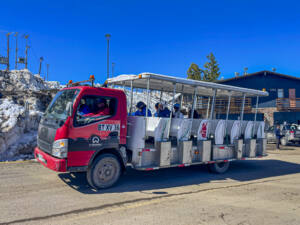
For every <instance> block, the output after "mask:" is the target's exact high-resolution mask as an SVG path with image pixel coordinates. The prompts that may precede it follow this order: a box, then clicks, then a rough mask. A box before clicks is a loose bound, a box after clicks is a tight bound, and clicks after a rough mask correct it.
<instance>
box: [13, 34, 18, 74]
mask: <svg viewBox="0 0 300 225" xmlns="http://www.w3.org/2000/svg"><path fill="white" fill-rule="evenodd" d="M14 36H15V37H16V57H15V70H17V69H18V32H16V33H15V35H14Z"/></svg>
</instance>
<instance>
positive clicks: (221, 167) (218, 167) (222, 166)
mask: <svg viewBox="0 0 300 225" xmlns="http://www.w3.org/2000/svg"><path fill="white" fill-rule="evenodd" d="M228 168H229V162H220V163H214V164H208V169H209V171H210V172H212V173H218V174H221V173H225V172H226V171H227V170H228Z"/></svg>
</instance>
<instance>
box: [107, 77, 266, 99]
mask: <svg viewBox="0 0 300 225" xmlns="http://www.w3.org/2000/svg"><path fill="white" fill-rule="evenodd" d="M148 79H149V87H150V90H158V91H164V92H173V90H174V84H176V93H184V94H193V93H194V90H195V88H196V91H197V95H202V96H212V95H213V93H214V89H217V96H229V95H232V96H243V94H246V96H268V95H269V94H268V92H265V91H258V90H254V89H248V88H241V87H236V86H230V85H224V84H218V83H213V82H205V81H196V80H191V79H184V78H178V77H172V76H166V75H161V74H154V73H141V74H139V75H134V74H123V75H119V76H117V77H114V78H109V79H108V80H107V84H109V85H119V86H125V87H131V81H133V87H134V88H142V89H147V83H148V82H147V81H148Z"/></svg>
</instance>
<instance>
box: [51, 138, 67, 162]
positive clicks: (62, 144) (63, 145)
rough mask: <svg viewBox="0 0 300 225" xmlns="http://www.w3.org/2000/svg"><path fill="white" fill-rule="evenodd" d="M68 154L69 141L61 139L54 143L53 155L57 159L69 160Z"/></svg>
mask: <svg viewBox="0 0 300 225" xmlns="http://www.w3.org/2000/svg"><path fill="white" fill-rule="evenodd" d="M67 154H68V139H60V140H57V141H54V143H53V146H52V155H53V156H56V157H57V158H67Z"/></svg>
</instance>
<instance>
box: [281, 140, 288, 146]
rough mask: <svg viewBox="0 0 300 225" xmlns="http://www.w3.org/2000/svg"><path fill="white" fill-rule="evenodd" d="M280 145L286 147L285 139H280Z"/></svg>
mask: <svg viewBox="0 0 300 225" xmlns="http://www.w3.org/2000/svg"><path fill="white" fill-rule="evenodd" d="M280 144H281V145H283V146H286V145H287V140H286V139H285V138H281V139H280Z"/></svg>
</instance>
